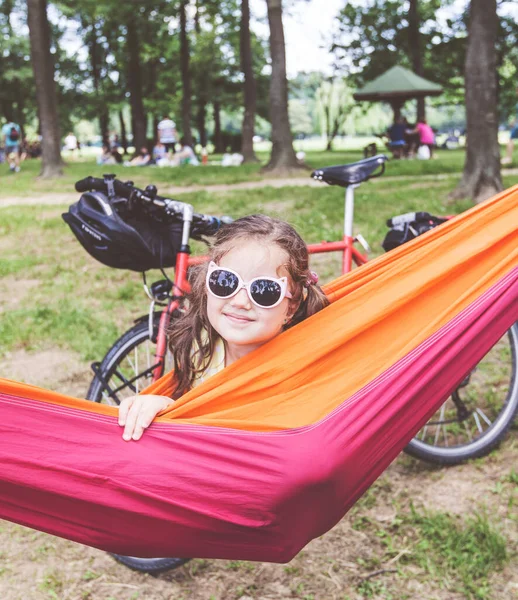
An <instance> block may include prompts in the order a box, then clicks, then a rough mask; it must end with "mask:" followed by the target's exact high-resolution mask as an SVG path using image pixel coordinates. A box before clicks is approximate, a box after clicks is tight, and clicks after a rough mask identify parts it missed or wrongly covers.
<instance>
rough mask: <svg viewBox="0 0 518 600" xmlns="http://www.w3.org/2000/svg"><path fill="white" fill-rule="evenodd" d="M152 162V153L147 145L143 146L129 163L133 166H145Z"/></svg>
mask: <svg viewBox="0 0 518 600" xmlns="http://www.w3.org/2000/svg"><path fill="white" fill-rule="evenodd" d="M150 162H151V154H149V150H148V149H147V148H146V147H145V146H142V148H141V149H140V152H139V153H138V155H137V156H135V158H133V159H132V160H130V162H129V163H128V165H129V166H131V167H145V166H146V165H148V164H149V163H150Z"/></svg>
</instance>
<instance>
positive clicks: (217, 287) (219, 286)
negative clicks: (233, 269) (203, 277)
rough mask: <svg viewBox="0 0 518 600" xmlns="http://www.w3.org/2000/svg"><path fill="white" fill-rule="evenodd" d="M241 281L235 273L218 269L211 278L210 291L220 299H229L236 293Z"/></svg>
mask: <svg viewBox="0 0 518 600" xmlns="http://www.w3.org/2000/svg"><path fill="white" fill-rule="evenodd" d="M238 285H239V281H238V279H237V277H236V276H235V275H234V273H230V272H229V271H225V270H224V269H216V270H215V271H213V272H212V273H211V274H210V276H209V289H210V291H211V292H212V293H213V294H214V295H215V296H218V297H219V298H227V297H228V296H230V295H231V294H232V293H234V292H235V291H236V289H237V286H238Z"/></svg>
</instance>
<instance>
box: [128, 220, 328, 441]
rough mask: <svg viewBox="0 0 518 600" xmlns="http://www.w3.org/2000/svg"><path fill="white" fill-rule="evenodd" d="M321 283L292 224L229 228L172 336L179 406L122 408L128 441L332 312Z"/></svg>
mask: <svg viewBox="0 0 518 600" xmlns="http://www.w3.org/2000/svg"><path fill="white" fill-rule="evenodd" d="M193 271H194V270H193ZM317 281H318V276H317V275H316V273H313V272H312V271H310V270H309V269H308V251H307V247H306V244H305V243H304V241H303V240H302V238H301V237H300V236H299V234H298V233H297V232H296V231H295V230H294V229H293V227H291V225H288V223H285V222H284V221H280V220H278V219H272V218H270V217H266V216H264V215H251V216H248V217H243V218H241V219H238V220H236V221H234V222H232V223H230V224H228V225H225V226H224V227H222V228H221V229H220V231H219V232H218V234H217V235H216V239H215V242H214V245H213V246H212V248H211V251H210V253H209V261H208V262H207V263H204V264H203V265H201V266H200V267H198V268H197V269H196V271H194V279H193V282H192V294H191V296H190V298H189V306H188V309H187V311H186V312H185V314H184V315H183V316H182V317H180V318H179V319H177V320H175V321H174V323H173V326H172V328H171V330H170V332H169V349H170V351H171V352H172V354H173V357H174V365H175V374H176V375H175V376H176V387H175V390H174V393H173V400H172V399H171V398H167V397H164V396H156V395H140V396H132V397H130V398H126V399H125V400H124V401H123V402H121V404H120V407H119V425H120V426H121V427H124V432H123V436H122V437H123V438H124V439H125V440H131V439H133V440H138V439H140V438H141V436H142V433H143V432H144V429H146V428H147V427H149V425H150V424H151V423H152V421H153V419H154V418H155V416H156V415H157V414H158V413H159V412H160V411H161V410H163V409H164V408H166V407H167V406H168V405H169V404H171V402H172V401H173V402H174V399H176V398H179V397H180V396H182V395H183V394H184V393H185V392H187V391H188V390H189V389H191V388H192V387H194V386H196V385H199V384H200V383H201V382H202V381H205V380H206V379H207V378H208V377H210V376H211V375H214V374H215V373H218V372H219V371H221V370H222V369H223V368H225V367H228V366H229V365H231V364H232V363H233V362H235V361H236V360H238V359H239V358H241V357H242V356H245V355H246V354H248V353H249V352H252V351H253V350H255V349H256V348H259V346H262V345H263V344H265V343H266V342H268V341H269V340H271V339H272V338H274V337H275V336H276V335H278V334H279V333H281V332H282V331H284V330H286V329H288V328H290V327H293V326H294V325H296V324H297V323H299V322H300V321H303V320H304V319H305V318H306V317H309V316H310V315H312V314H314V313H316V312H317V311H319V310H321V309H322V308H324V307H325V306H327V305H328V304H329V301H328V300H327V298H326V296H325V295H324V293H323V292H322V291H321V289H320V288H319V287H318V286H317V285H316V283H317Z"/></svg>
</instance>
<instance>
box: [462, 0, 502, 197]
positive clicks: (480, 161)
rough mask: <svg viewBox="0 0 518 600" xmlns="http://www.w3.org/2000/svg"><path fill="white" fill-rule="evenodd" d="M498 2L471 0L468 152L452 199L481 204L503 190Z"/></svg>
mask: <svg viewBox="0 0 518 600" xmlns="http://www.w3.org/2000/svg"><path fill="white" fill-rule="evenodd" d="M497 29H498V17H497V13H496V0H471V5H470V16H469V29H468V31H469V35H468V48H467V52H466V66H465V77H466V88H465V90H466V91H465V93H466V120H467V150H466V161H465V164H464V172H463V174H462V180H461V182H460V183H459V185H458V187H457V188H456V190H455V191H454V192H453V194H452V196H453V197H455V198H461V197H465V196H468V197H471V198H473V199H474V201H475V202H481V201H482V200H485V199H486V198H488V197H489V196H492V195H493V194H495V193H496V192H498V191H500V190H501V189H502V179H501V176H500V148H499V146H498V114H497V71H496V60H497V57H496V39H497Z"/></svg>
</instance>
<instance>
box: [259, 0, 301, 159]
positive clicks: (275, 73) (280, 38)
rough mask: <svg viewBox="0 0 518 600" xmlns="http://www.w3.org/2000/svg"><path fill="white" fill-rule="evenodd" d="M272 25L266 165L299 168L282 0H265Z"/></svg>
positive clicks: (269, 21)
mask: <svg viewBox="0 0 518 600" xmlns="http://www.w3.org/2000/svg"><path fill="white" fill-rule="evenodd" d="M266 3H267V6H268V24H269V26H270V56H271V59H272V75H271V80H270V122H271V124H272V153H271V156H270V161H269V163H268V165H267V166H266V167H265V168H266V169H267V170H269V171H283V170H286V169H288V170H289V169H300V168H301V165H300V163H299V162H298V161H297V157H296V156H295V150H294V149H293V140H292V135H291V129H290V120H289V116H288V82H287V80H286V47H285V43H284V28H283V25H282V0H266Z"/></svg>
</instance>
